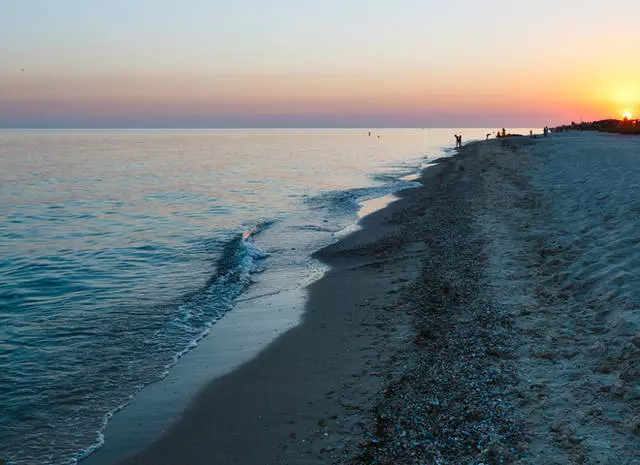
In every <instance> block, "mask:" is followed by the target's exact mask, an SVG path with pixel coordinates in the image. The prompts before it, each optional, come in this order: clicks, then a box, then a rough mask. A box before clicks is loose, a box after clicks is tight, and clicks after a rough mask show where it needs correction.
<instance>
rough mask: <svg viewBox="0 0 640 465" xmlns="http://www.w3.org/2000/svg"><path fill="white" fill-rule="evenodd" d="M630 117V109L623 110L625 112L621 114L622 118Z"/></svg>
mask: <svg viewBox="0 0 640 465" xmlns="http://www.w3.org/2000/svg"><path fill="white" fill-rule="evenodd" d="M632 117H633V115H632V114H631V112H630V111H625V112H624V113H623V114H622V118H624V119H631V118H632Z"/></svg>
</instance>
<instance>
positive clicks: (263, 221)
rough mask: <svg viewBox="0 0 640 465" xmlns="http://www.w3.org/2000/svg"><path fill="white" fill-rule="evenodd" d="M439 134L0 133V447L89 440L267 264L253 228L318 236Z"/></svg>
mask: <svg viewBox="0 0 640 465" xmlns="http://www.w3.org/2000/svg"><path fill="white" fill-rule="evenodd" d="M453 132H454V130H383V131H374V132H373V134H372V135H371V136H369V135H368V133H367V131H366V130H286V131H277V130H251V131H249V130H242V131H241V130H237V131H236V130H228V131H215V130H211V131H75V132H74V131H39V132H38V131H31V132H25V131H4V132H0V215H1V219H2V221H1V223H0V459H5V460H7V459H9V461H10V463H16V464H33V463H40V464H46V463H51V464H58V463H73V462H74V461H75V460H77V459H78V458H80V457H82V456H83V455H85V454H86V453H87V452H89V451H90V450H91V449H92V448H95V447H97V446H98V445H99V444H100V440H101V434H100V432H101V431H102V430H103V428H104V425H105V421H106V420H107V419H108V418H109V415H110V414H111V413H112V412H114V411H115V410H117V409H118V408H120V407H121V406H123V405H124V404H126V402H127V401H128V400H129V399H130V398H131V397H132V396H133V395H135V394H136V393H137V392H139V390H140V389H141V388H142V387H144V386H145V385H146V384H148V383H150V382H153V381H155V380H157V379H159V378H160V377H162V376H163V375H164V374H165V373H166V370H167V369H169V368H170V367H171V365H172V364H173V363H175V361H176V360H177V358H178V357H179V356H180V355H181V354H183V353H184V352H185V351H187V350H188V349H189V348H191V347H193V346H194V344H195V343H196V341H197V340H198V339H199V338H201V337H202V336H203V335H204V334H206V332H207V328H208V327H209V326H210V325H211V324H213V323H215V321H216V320H217V319H219V318H220V317H221V316H222V315H223V314H224V313H225V312H227V311H229V310H230V309H232V307H233V302H234V299H235V298H236V297H237V296H238V295H240V293H242V292H243V290H244V289H245V288H246V286H247V285H249V283H250V281H251V279H250V274H251V273H252V272H254V271H263V272H267V273H268V272H269V266H270V265H269V263H270V260H271V259H272V258H274V254H277V252H275V253H274V252H273V251H271V250H270V243H269V242H268V241H266V240H265V241H262V242H261V237H262V236H261V232H260V231H265V230H272V231H273V230H274V228H276V229H275V230H277V231H282V234H287V235H289V234H290V235H292V236H294V235H296V234H297V233H298V232H299V234H300V237H303V236H305V237H307V236H309V234H310V232H311V233H312V235H314V236H313V238H314V240H316V239H317V241H318V244H319V243H321V242H322V241H325V242H326V241H328V240H330V239H331V237H332V236H333V234H334V233H335V232H336V231H338V230H339V229H341V228H343V227H345V226H346V225H347V224H348V223H349V222H353V221H354V220H355V218H356V211H357V208H358V202H360V201H362V200H365V199H371V198H374V197H378V196H383V195H387V194H389V193H390V192H392V191H393V190H395V189H398V188H400V187H404V186H407V185H408V183H409V181H406V180H405V181H403V180H402V179H401V177H402V176H404V175H407V174H408V173H410V172H415V171H416V170H417V169H418V168H419V167H420V166H421V164H422V163H423V162H424V157H425V156H430V157H432V158H435V157H437V156H439V148H440V147H441V146H442V145H444V144H449V143H450V139H452V134H453ZM485 132H486V131H485V130H482V129H479V130H472V131H467V134H469V135H468V136H467V137H472V136H473V135H476V136H478V137H481V136H483V135H484V134H485ZM277 228H279V229H277ZM247 231H252V233H251V234H245V237H244V238H243V236H242V233H243V232H247ZM282 234H280V237H279V239H278V240H279V241H280V242H282V241H283V238H282ZM265 237H267V236H266V235H265ZM292 240H293V238H292ZM305 240H306V239H305ZM312 242H313V241H312ZM292 249H293V248H292ZM274 250H276V248H274ZM301 250H303V251H304V248H302V249H301ZM267 252H268V253H267ZM291 253H293V252H291ZM299 253H303V252H299ZM304 253H307V252H306V251H304ZM302 258H303V257H302V256H300V257H298V260H297V261H296V263H300V262H301V260H302Z"/></svg>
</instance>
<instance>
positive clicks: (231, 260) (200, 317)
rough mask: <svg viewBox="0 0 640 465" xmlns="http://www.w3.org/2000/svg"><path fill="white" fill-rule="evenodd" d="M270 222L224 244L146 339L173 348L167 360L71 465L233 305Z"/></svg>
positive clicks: (248, 280)
mask: <svg viewBox="0 0 640 465" xmlns="http://www.w3.org/2000/svg"><path fill="white" fill-rule="evenodd" d="M272 224H273V222H262V223H258V224H256V225H255V226H254V227H252V228H250V229H248V230H247V231H245V232H244V233H242V234H238V235H236V236H235V237H233V238H232V239H231V240H229V241H228V242H226V243H225V244H224V246H223V247H222V254H221V256H220V257H219V259H218V261H217V263H216V273H215V274H214V275H213V276H212V277H211V278H210V279H209V281H208V282H207V283H206V285H205V286H204V287H203V288H202V289H200V290H199V291H197V292H194V293H192V294H190V295H188V296H186V297H185V298H184V299H183V303H182V304H181V305H179V306H178V308H177V312H176V314H175V316H174V318H173V319H172V320H170V321H168V322H167V324H166V325H165V326H164V328H162V329H160V330H158V331H155V333H154V334H153V337H152V340H148V341H147V342H149V343H150V344H151V345H160V346H166V345H173V347H174V349H173V351H171V352H172V355H171V356H170V358H169V360H168V361H167V363H166V364H164V366H162V367H160V370H159V371H158V372H157V374H156V376H155V377H154V378H152V379H147V380H143V382H142V383H141V384H139V385H138V386H137V387H136V388H135V391H134V392H133V393H132V394H130V395H129V396H128V397H127V398H126V401H125V402H124V403H122V404H120V405H118V406H117V407H116V408H115V409H113V410H111V411H109V412H108V413H107V414H106V415H105V416H104V419H103V422H102V427H101V428H100V429H99V430H98V431H96V440H95V442H94V443H93V444H92V445H90V446H89V447H87V448H86V449H84V450H83V451H81V452H80V453H78V454H77V455H76V456H75V457H74V458H73V459H71V460H70V461H69V462H68V463H69V464H70V465H75V464H76V463H77V462H78V461H79V460H82V459H84V458H86V457H88V456H89V455H91V454H92V453H93V452H95V451H96V450H98V449H99V448H100V447H102V445H103V444H104V430H105V429H106V427H107V424H108V422H109V420H110V419H111V418H112V417H113V416H114V415H115V414H116V413H118V412H119V411H120V410H122V409H123V408H125V407H126V406H127V405H128V404H129V403H130V402H131V400H132V399H133V398H134V397H135V396H136V395H137V394H138V393H139V392H140V391H142V389H144V387H145V386H147V385H149V384H151V383H154V382H157V381H159V380H161V379H163V378H165V377H166V376H167V375H168V373H169V370H170V369H171V367H173V366H174V365H175V364H176V363H177V362H178V361H179V360H180V359H181V358H182V357H183V356H184V355H185V354H186V353H188V352H189V351H191V350H192V349H194V348H195V347H197V346H198V343H199V341H200V340H201V339H202V338H204V337H205V336H206V335H207V334H208V333H209V331H210V329H211V326H212V325H213V324H215V323H216V322H217V321H218V320H220V318H222V317H223V316H224V314H225V313H227V312H228V311H230V310H231V309H232V308H233V306H234V304H235V302H236V299H237V297H238V296H240V295H241V294H242V293H243V292H244V291H245V290H246V289H247V287H249V285H250V284H251V278H250V276H251V273H252V272H254V270H256V269H257V266H258V265H257V264H258V262H259V261H260V260H262V259H264V258H266V257H267V254H266V253H265V252H264V251H263V250H262V249H260V247H259V246H258V245H257V244H255V242H254V238H255V236H256V235H257V234H259V233H260V232H261V231H263V230H264V229H266V228H268V227H269V226H271V225H272ZM180 340H182V342H179V341H180ZM161 348H162V347H161ZM167 349H168V348H167ZM167 349H165V352H166V350H167ZM139 362H140V361H136V363H139Z"/></svg>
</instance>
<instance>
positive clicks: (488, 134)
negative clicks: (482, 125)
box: [485, 132, 491, 140]
mask: <svg viewBox="0 0 640 465" xmlns="http://www.w3.org/2000/svg"><path fill="white" fill-rule="evenodd" d="M489 137H491V133H490V132H488V133H487V138H486V139H485V140H489Z"/></svg>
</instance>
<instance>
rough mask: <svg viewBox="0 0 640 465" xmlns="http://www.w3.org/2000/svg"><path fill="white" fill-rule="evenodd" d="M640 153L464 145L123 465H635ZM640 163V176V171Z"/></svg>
mask: <svg viewBox="0 0 640 465" xmlns="http://www.w3.org/2000/svg"><path fill="white" fill-rule="evenodd" d="M634 154H635V155H636V156H637V155H640V139H627V138H624V137H622V136H602V135H597V134H594V135H592V134H588V135H579V136H570V135H566V136H565V135H563V136H561V137H558V138H550V139H536V140H532V139H529V138H512V139H506V140H500V141H490V142H483V143H474V144H469V145H468V146H467V147H465V148H464V149H462V150H461V151H460V152H459V154H458V155H457V156H455V157H453V158H449V159H443V160H441V161H440V162H439V163H438V164H437V165H436V166H432V167H430V168H428V169H427V170H426V171H425V173H424V175H423V178H422V182H423V184H424V186H423V187H421V188H417V189H412V190H407V191H404V192H401V193H400V194H399V197H400V200H399V201H397V202H395V203H393V204H391V205H390V206H389V207H387V208H385V209H384V210H382V211H379V212H377V213H374V214H373V215H371V216H369V217H366V218H365V220H364V223H363V226H364V227H363V229H362V230H360V231H357V232H356V233H354V234H352V235H350V236H348V237H347V238H345V239H343V240H342V241H341V242H340V243H338V244H336V245H334V246H331V247H329V248H327V249H325V250H323V251H321V252H320V253H319V254H318V257H319V258H320V259H322V260H323V261H325V262H326V263H328V264H329V265H330V266H331V270H330V271H329V272H328V273H327V274H326V275H325V276H324V277H323V278H322V279H321V280H319V281H317V282H316V283H314V284H313V285H312V286H311V287H310V289H309V300H308V303H307V308H306V314H305V317H304V321H303V323H302V324H301V325H300V326H298V327H296V328H295V329H293V330H291V331H289V332H288V333H286V334H284V335H283V336H281V337H280V338H279V339H278V340H277V341H276V342H274V343H273V344H272V345H271V346H269V347H268V348H267V350H265V351H264V352H263V353H262V354H260V355H259V356H258V357H257V358H256V359H254V360H253V361H251V362H250V363H248V364H245V365H244V366H242V367H241V368H240V369H238V370H236V371H234V372H232V373H230V374H229V375H227V376H225V377H223V378H221V379H218V380H216V381H214V382H213V383H212V384H210V385H209V386H207V387H206V388H205V389H204V390H202V391H201V392H200V394H199V395H198V396H197V397H196V399H195V400H194V401H193V403H192V404H191V406H190V407H189V408H188V409H187V411H186V412H185V414H184V415H183V417H182V419H181V420H180V421H179V422H178V423H177V424H175V425H174V426H173V427H172V428H171V429H170V430H169V431H168V432H167V433H166V434H165V435H164V436H163V437H162V438H161V439H160V440H159V441H157V442H156V443H155V444H154V445H153V446H152V447H151V448H149V449H148V450H146V451H145V452H143V453H142V454H140V455H138V456H136V457H133V458H131V459H129V460H127V461H125V463H128V464H134V463H135V464H154V465H160V464H174V465H177V464H205V463H206V464H265V465H266V464H313V463H318V464H320V463H323V464H324V463H345V464H346V463H358V464H374V463H377V464H475V465H479V464H508V463H511V464H515V463H519V464H597V463H600V464H614V463H615V464H637V463H640V416H639V415H640V364H639V354H640V349H639V346H640V335H639V334H638V331H639V328H640V317H639V312H638V303H640V302H639V300H638V297H639V296H640V273H638V271H639V268H640V266H639V265H640V233H639V232H638V231H640V229H639V228H640V224H638V222H639V220H638V218H640V215H638V213H640V210H638V208H640V207H639V206H640V190H639V188H638V186H640V182H639V181H640V170H639V169H638V168H636V167H635V166H633V162H634V161H636V160H635V159H634ZM636 164H637V163H636Z"/></svg>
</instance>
